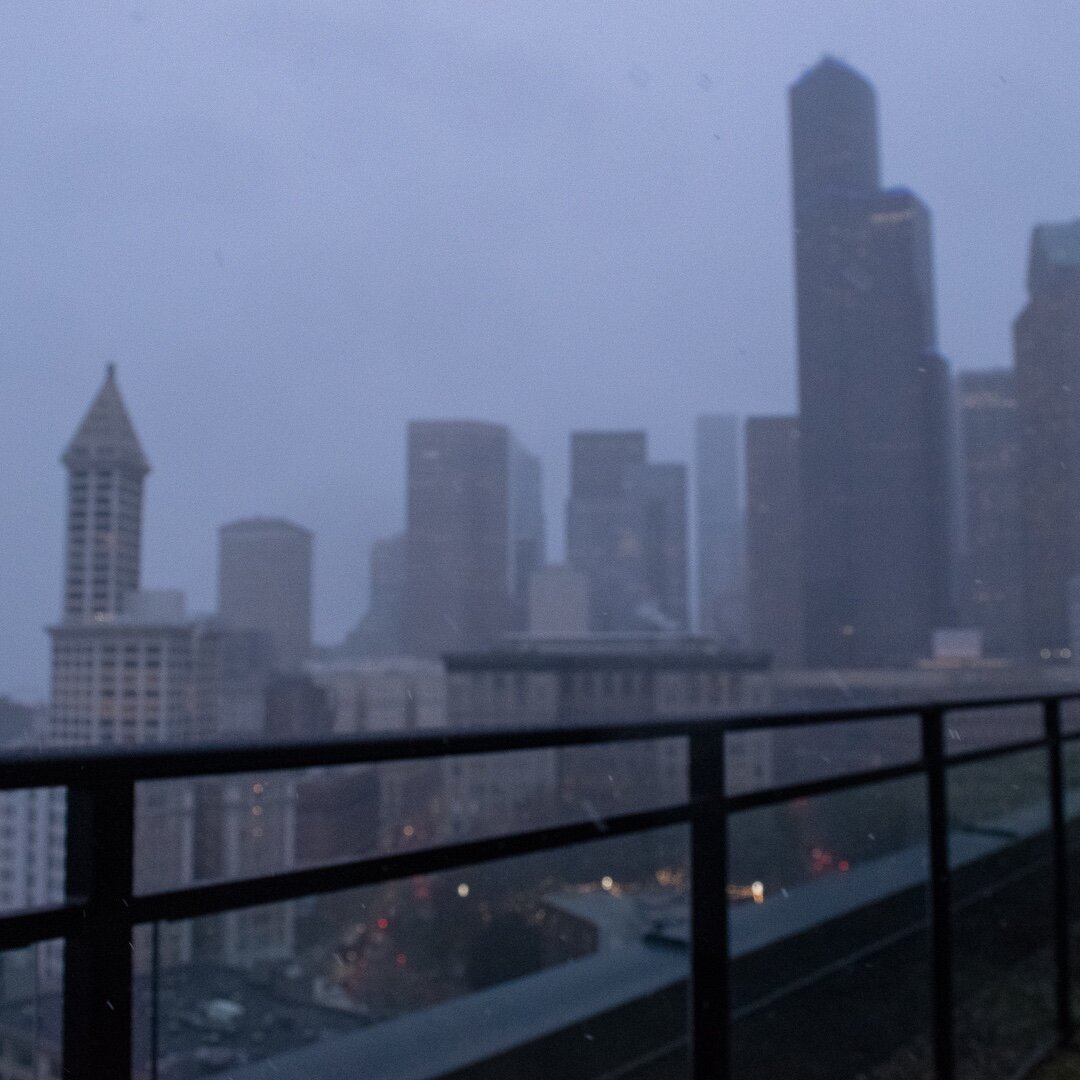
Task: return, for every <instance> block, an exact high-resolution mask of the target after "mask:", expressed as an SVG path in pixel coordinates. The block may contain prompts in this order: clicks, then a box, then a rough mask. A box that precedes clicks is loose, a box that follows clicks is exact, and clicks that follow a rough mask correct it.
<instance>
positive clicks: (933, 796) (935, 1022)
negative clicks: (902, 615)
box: [919, 709, 956, 1080]
mask: <svg viewBox="0 0 1080 1080" xmlns="http://www.w3.org/2000/svg"><path fill="white" fill-rule="evenodd" d="M919 718H920V721H921V724H922V748H923V762H924V764H925V766H926V797H927V819H928V820H927V826H928V829H929V836H930V955H931V968H932V971H933V978H934V985H933V987H932V992H931V1002H932V1008H933V1013H932V1018H931V1020H932V1035H933V1047H934V1074H935V1076H936V1077H937V1080H953V1078H954V1076H955V1075H956V1038H955V1034H956V1033H955V1029H954V1026H953V1023H954V1018H953V940H952V882H951V877H950V870H949V811H948V803H947V798H946V772H945V765H946V763H945V738H944V732H943V731H942V727H943V723H942V721H943V718H944V717H943V714H942V711H941V710H940V709H924V710H923V711H922V712H921V713H920V714H919Z"/></svg>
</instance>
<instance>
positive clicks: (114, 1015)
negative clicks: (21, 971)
mask: <svg viewBox="0 0 1080 1080" xmlns="http://www.w3.org/2000/svg"><path fill="white" fill-rule="evenodd" d="M67 798H68V803H67V841H66V850H67V867H66V871H67V883H66V887H65V891H66V893H67V896H68V899H70V900H74V901H77V902H80V903H84V904H85V906H86V908H85V909H86V919H85V922H84V924H83V926H82V927H81V929H80V931H79V932H77V933H76V934H74V935H73V936H72V937H70V938H69V939H68V940H67V942H66V945H65V949H64V1033H63V1040H64V1050H63V1069H64V1076H65V1077H72V1078H79V1080H82V1078H84V1077H88V1076H109V1077H116V1078H117V1080H121V1078H123V1080H127V1078H128V1077H130V1076H131V999H132V987H131V976H132V927H131V921H130V917H129V914H128V911H129V907H130V901H131V891H132V879H133V870H134V862H135V785H134V784H133V783H132V782H131V781H120V782H116V783H99V784H93V785H87V786H74V787H70V788H68V794H67Z"/></svg>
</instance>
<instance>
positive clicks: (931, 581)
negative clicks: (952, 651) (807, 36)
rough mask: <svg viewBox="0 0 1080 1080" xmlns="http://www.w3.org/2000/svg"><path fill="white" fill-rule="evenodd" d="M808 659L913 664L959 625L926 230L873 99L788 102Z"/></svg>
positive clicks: (833, 83)
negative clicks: (885, 163) (893, 183)
mask: <svg viewBox="0 0 1080 1080" xmlns="http://www.w3.org/2000/svg"><path fill="white" fill-rule="evenodd" d="M790 105H791V140H792V166H793V179H794V192H793V194H794V219H795V220H794V224H795V263H796V301H797V315H798V319H797V323H798V355H799V412H800V425H801V428H800V432H801V433H800V439H799V444H800V494H801V499H800V501H801V504H802V529H803V575H802V577H803V588H802V597H803V608H804V632H805V646H806V658H807V661H808V663H810V664H811V665H812V666H833V667H858V666H867V665H876V664H889V665H905V664H910V663H912V662H913V661H915V660H916V659H918V658H919V657H923V656H926V655H928V654H929V650H930V639H931V633H932V631H933V629H934V628H935V627H937V626H942V625H949V624H950V623H951V622H952V621H953V612H952V605H951V598H952V581H951V560H952V555H953V547H954V542H953V533H952V512H951V507H950V495H951V488H952V483H951V479H950V477H951V469H952V455H951V449H952V438H951V433H950V387H949V376H948V370H947V365H946V363H945V361H944V360H943V359H942V358H941V357H940V356H939V355H938V354H937V351H936V346H935V323H934V299H933V280H932V270H931V240H930V220H929V214H928V212H927V209H926V207H925V206H924V205H923V203H922V202H920V201H919V199H918V198H917V197H916V196H915V195H913V194H912V193H911V192H909V191H906V190H903V189H893V190H882V189H881V187H880V177H879V166H878V145H877V119H876V103H875V98H874V91H873V88H872V87H871V86H870V84H869V83H868V82H867V81H866V80H865V79H864V78H863V77H862V76H861V75H859V74H858V73H857V72H855V71H853V70H852V69H851V68H849V67H847V65H845V64H842V63H840V62H839V61H836V60H832V59H830V58H826V59H824V60H822V61H821V62H820V63H819V64H818V65H817V66H816V67H814V68H813V69H811V70H810V71H809V72H807V73H806V74H805V75H803V76H802V78H800V79H799V80H798V81H797V82H796V83H795V84H794V86H793V87H792V88H791V93H790Z"/></svg>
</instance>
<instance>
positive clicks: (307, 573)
mask: <svg viewBox="0 0 1080 1080" xmlns="http://www.w3.org/2000/svg"><path fill="white" fill-rule="evenodd" d="M312 546H313V541H312V535H311V533H310V532H309V531H308V530H307V529H305V528H303V527H302V526H300V525H295V524H293V522H291V521H286V520H284V519H283V518H247V519H245V520H242V521H234V522H231V523H230V524H228V525H223V526H222V527H221V529H220V530H219V533H218V614H219V616H220V617H221V619H222V621H223V622H225V624H226V625H228V626H232V627H236V628H237V629H242V630H258V631H260V632H262V633H264V634H267V635H269V637H270V640H271V641H272V642H273V648H274V663H275V665H276V666H277V667H278V668H279V669H280V670H281V671H298V670H299V669H300V665H301V664H302V663H303V661H304V660H305V659H307V657H308V654H309V653H310V652H311V573H312Z"/></svg>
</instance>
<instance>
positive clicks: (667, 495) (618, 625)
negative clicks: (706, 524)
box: [566, 431, 688, 633]
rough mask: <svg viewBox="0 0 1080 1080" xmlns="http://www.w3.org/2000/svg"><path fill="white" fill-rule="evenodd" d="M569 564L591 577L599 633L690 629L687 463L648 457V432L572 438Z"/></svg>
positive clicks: (593, 624)
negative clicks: (652, 459) (656, 460)
mask: <svg viewBox="0 0 1080 1080" xmlns="http://www.w3.org/2000/svg"><path fill="white" fill-rule="evenodd" d="M570 472H571V489H570V500H569V503H568V504H567V515H566V548H567V562H568V564H569V565H570V566H571V567H572V568H573V569H575V570H578V571H580V572H581V573H583V574H585V575H586V577H587V578H588V581H589V602H590V616H589V626H590V629H591V630H592V631H594V632H597V633H632V632H645V631H666V632H671V631H684V630H685V629H686V627H687V625H688V612H687V531H686V529H687V525H686V518H687V514H686V511H687V507H686V498H687V491H686V468H685V466H683V465H678V464H654V463H650V462H648V461H647V460H646V441H645V433H644V432H643V431H589V432H575V433H574V434H573V435H572V436H571V440H570Z"/></svg>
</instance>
